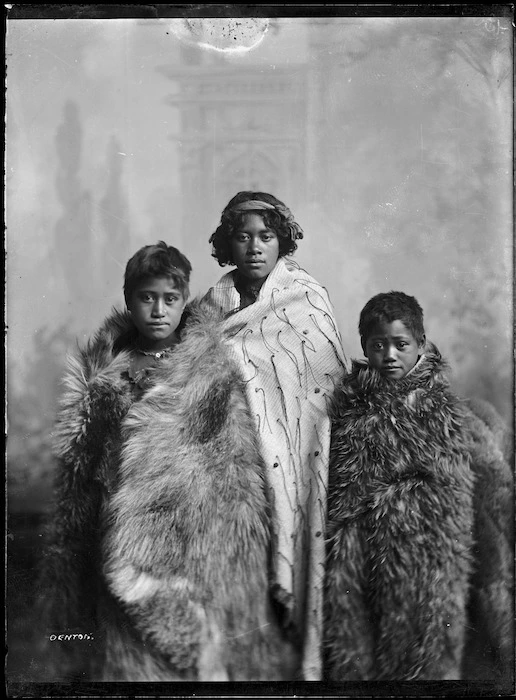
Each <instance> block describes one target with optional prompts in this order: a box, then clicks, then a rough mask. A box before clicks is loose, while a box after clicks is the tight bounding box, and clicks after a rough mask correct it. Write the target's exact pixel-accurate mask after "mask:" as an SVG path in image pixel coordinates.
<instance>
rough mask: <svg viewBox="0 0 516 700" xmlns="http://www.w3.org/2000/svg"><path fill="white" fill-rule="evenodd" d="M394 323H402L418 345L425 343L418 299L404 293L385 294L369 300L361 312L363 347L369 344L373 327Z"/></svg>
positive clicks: (360, 328)
mask: <svg viewBox="0 0 516 700" xmlns="http://www.w3.org/2000/svg"><path fill="white" fill-rule="evenodd" d="M393 321H401V322H402V323H403V324H404V325H405V326H406V327H407V328H408V329H409V330H410V332H411V333H412V335H413V336H414V338H415V339H416V341H417V342H418V343H421V342H423V341H424V338H425V327H424V325H423V309H422V308H421V306H420V305H419V303H418V301H417V299H416V298H415V297H411V296H408V294H405V293H404V292H385V293H381V294H376V295H375V296H374V297H372V298H371V299H369V301H368V302H367V304H366V305H365V306H364V308H363V309H362V311H361V312H360V320H359V322H358V332H359V333H360V340H361V342H362V347H363V346H364V345H365V343H366V342H367V339H368V337H369V333H370V332H371V329H372V328H373V326H375V325H377V324H378V323H385V322H387V323H392V322H393Z"/></svg>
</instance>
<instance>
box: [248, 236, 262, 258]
mask: <svg viewBox="0 0 516 700" xmlns="http://www.w3.org/2000/svg"><path fill="white" fill-rule="evenodd" d="M247 252H248V253H250V254H251V255H252V254H254V253H259V252H260V239H259V237H258V236H251V238H250V239H249V245H248V247H247Z"/></svg>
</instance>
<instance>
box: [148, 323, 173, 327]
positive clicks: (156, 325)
mask: <svg viewBox="0 0 516 700" xmlns="http://www.w3.org/2000/svg"><path fill="white" fill-rule="evenodd" d="M148 325H149V326H151V327H152V328H165V326H168V325H169V324H168V323H149V324H148Z"/></svg>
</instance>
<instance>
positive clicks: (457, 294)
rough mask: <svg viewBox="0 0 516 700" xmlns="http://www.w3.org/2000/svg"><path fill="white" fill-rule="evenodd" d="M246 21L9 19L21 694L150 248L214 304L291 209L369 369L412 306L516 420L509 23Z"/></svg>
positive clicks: (462, 386)
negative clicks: (58, 527) (381, 302)
mask: <svg viewBox="0 0 516 700" xmlns="http://www.w3.org/2000/svg"><path fill="white" fill-rule="evenodd" d="M221 21H222V22H225V26H226V27H228V26H229V25H228V20H221ZM235 22H237V21H236V20H235ZM238 22H239V24H238V25H237V24H235V27H233V29H234V31H233V34H232V33H231V32H227V33H224V32H221V31H220V26H218V25H217V20H215V19H211V20H190V21H186V20H185V19H161V20H153V19H125V20H122V19H120V20H119V19H109V20H88V19H80V20H77V19H70V20H40V19H38V20H12V21H8V23H7V47H6V54H7V59H6V60H7V105H6V114H7V146H6V219H7V234H6V252H7V306H6V314H7V324H8V333H7V390H8V445H7V460H8V491H9V494H8V495H9V512H10V517H11V520H10V523H11V540H10V541H11V548H10V564H9V574H10V584H9V585H10V588H9V591H8V596H9V597H8V605H9V610H10V611H11V617H10V622H9V635H10V652H9V661H8V664H9V665H8V668H9V669H10V671H11V678H12V679H20V680H39V678H40V674H41V665H40V661H39V660H38V652H37V648H38V639H37V635H38V630H37V625H36V628H35V625H34V620H33V618H31V617H30V604H31V596H32V593H31V591H32V588H31V586H32V582H33V580H34V575H35V571H37V566H38V555H39V549H38V545H39V542H41V540H39V541H38V537H40V536H41V535H40V532H39V530H38V528H39V527H40V522H41V515H42V514H43V513H44V512H45V510H46V509H47V508H48V506H49V503H50V498H51V486H52V473H53V461H52V455H51V432H52V425H53V421H54V417H55V409H56V402H57V400H58V397H59V394H60V392H61V386H60V378H61V376H62V373H63V367H64V359H65V354H66V352H67V350H68V349H71V348H72V347H73V345H74V343H75V342H76V338H79V340H84V339H85V337H86V336H87V335H88V334H89V333H91V332H92V331H93V330H94V329H95V328H96V327H97V326H98V324H99V323H100V321H101V320H102V319H103V318H104V317H105V316H106V314H107V313H108V312H109V311H110V309H111V307H112V306H114V305H117V306H120V307H122V304H123V296H122V284H123V272H124V267H125V264H126V262H127V260H128V258H129V257H130V256H131V255H132V254H133V253H134V252H135V251H136V250H137V249H138V248H139V247H140V246H142V245H144V244H147V243H155V242H157V241H158V240H160V239H163V240H165V241H166V242H167V243H169V244H170V245H175V246H177V247H178V248H180V250H181V251H183V252H184V253H185V254H186V255H187V256H188V258H189V259H190V260H191V262H192V265H193V270H194V272H193V277H192V294H193V295H197V294H202V293H204V292H205V291H207V289H208V287H209V286H210V285H211V284H212V283H214V282H215V281H216V280H217V279H218V278H219V277H220V275H221V274H222V273H223V272H225V271H227V268H225V269H224V270H223V269H222V268H220V267H219V266H218V264H217V262H216V261H215V260H214V259H213V258H212V257H211V250H210V246H209V244H208V239H209V237H210V234H211V233H212V231H214V229H215V228H216V226H217V224H218V221H219V218H220V213H221V210H222V209H223V207H224V206H225V204H226V203H227V201H228V200H229V198H230V197H231V196H232V195H233V194H235V193H236V192H238V191H239V190H243V189H257V190H264V191H268V192H271V193H273V194H275V195H276V196H278V197H279V198H280V199H282V200H283V201H284V202H285V203H286V204H287V205H288V206H289V207H290V208H291V209H292V211H293V213H294V216H295V218H296V219H297V221H298V222H299V224H300V225H301V227H302V228H303V229H304V232H305V237H304V239H303V240H302V241H300V243H299V249H298V251H297V253H296V255H295V259H296V260H297V261H298V262H299V264H300V265H301V266H302V267H305V268H306V269H307V270H308V271H309V272H310V273H311V274H312V275H313V276H314V277H315V278H316V279H318V280H319V281H320V282H322V283H323V284H325V286H326V287H327V288H328V291H329V293H330V296H331V299H332V301H333V303H334V307H335V311H336V317H337V321H338V323H339V327H340V331H341V333H342V337H343V344H344V348H345V350H346V354H347V357H348V359H350V358H352V357H361V356H362V352H361V349H360V343H359V339H358V332H357V324H358V316H359V312H360V310H361V308H362V307H363V305H364V304H365V302H366V301H367V300H368V299H369V298H370V297H371V296H372V295H373V294H376V293H377V292H383V291H390V290H392V289H395V290H401V291H404V292H406V293H408V294H411V295H414V296H416V297H417V299H418V300H419V301H420V303H421V305H422V306H423V309H424V311H425V319H426V329H427V335H428V337H429V339H430V340H432V341H433V342H435V343H436V344H437V346H438V347H439V348H440V350H441V352H442V353H443V355H445V356H446V357H447V359H448V360H449V362H450V364H451V367H452V378H453V382H454V385H455V387H456V389H457V390H458V391H459V392H460V393H461V394H462V395H465V396H478V397H481V398H485V399H488V400H490V401H491V402H493V403H494V404H495V406H496V407H497V408H498V410H499V411H500V412H501V413H502V414H503V415H504V416H505V417H506V419H507V421H508V422H510V421H511V413H512V267H511V264H512V230H513V228H512V227H513V220H512V163H513V155H512V108H513V105H512V56H511V50H512V25H511V21H510V19H509V18H506V17H469V18H453V17H449V18H444V17H435V18H432V17H426V18H424V17H413V18H360V17H356V18H281V19H274V20H270V21H269V20H267V19H265V18H259V19H253V20H251V19H247V20H246V19H241V20H238ZM235 32H236V33H237V35H238V41H237V42H236V43H237V45H236V47H235V45H234V44H232V42H231V39H233V38H234V36H235Z"/></svg>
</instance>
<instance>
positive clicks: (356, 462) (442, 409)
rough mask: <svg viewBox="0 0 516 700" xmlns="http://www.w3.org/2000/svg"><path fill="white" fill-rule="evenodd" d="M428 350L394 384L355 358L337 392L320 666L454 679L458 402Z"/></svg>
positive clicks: (461, 617) (461, 564) (467, 480)
mask: <svg viewBox="0 0 516 700" xmlns="http://www.w3.org/2000/svg"><path fill="white" fill-rule="evenodd" d="M443 369H444V363H443V361H442V359H441V357H440V355H439V353H438V352H437V351H436V352H430V353H428V354H427V355H426V356H425V357H424V358H423V359H422V360H420V362H419V363H418V365H416V367H415V369H414V370H413V371H412V372H410V373H409V374H408V375H406V376H405V377H404V378H403V379H401V380H398V381H392V380H389V379H385V378H383V377H382V376H381V375H380V374H379V373H378V372H377V371H376V370H374V369H371V368H369V367H368V366H367V365H366V364H365V363H358V362H355V363H354V364H353V368H352V372H351V373H350V375H348V377H347V378H345V379H344V380H343V383H342V385H341V390H340V391H339V392H338V393H337V394H336V398H335V402H334V415H333V434H332V446H331V457H330V488H329V525H328V538H329V539H328V564H327V573H326V608H325V656H326V658H325V666H326V668H325V670H326V675H327V677H328V678H330V679H331V680H340V681H341V680H439V679H458V678H460V665H461V658H462V652H463V645H464V630H465V621H466V605H467V599H468V581H469V576H470V571H471V548H472V530H473V486H474V477H473V473H472V471H471V468H470V456H469V445H468V439H467V431H466V429H465V408H464V407H463V406H462V405H461V403H460V401H459V400H458V399H456V398H455V396H454V395H453V394H452V393H451V392H450V390H449V388H448V385H447V381H446V379H445V377H444V375H443Z"/></svg>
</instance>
